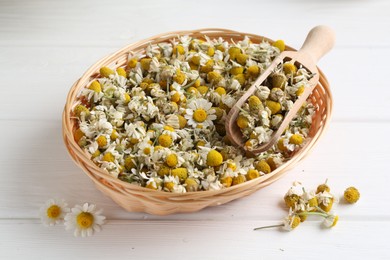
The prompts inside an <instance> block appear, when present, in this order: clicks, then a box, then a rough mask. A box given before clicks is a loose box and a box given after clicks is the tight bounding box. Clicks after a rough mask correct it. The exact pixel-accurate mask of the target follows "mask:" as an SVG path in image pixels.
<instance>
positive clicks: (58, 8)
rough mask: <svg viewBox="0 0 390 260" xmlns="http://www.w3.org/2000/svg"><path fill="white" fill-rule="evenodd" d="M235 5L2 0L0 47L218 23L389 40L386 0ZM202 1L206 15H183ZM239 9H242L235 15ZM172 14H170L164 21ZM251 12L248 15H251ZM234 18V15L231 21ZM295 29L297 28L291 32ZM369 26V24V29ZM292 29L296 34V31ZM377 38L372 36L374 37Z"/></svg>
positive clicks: (366, 42) (266, 31)
mask: <svg viewBox="0 0 390 260" xmlns="http://www.w3.org/2000/svg"><path fill="white" fill-rule="evenodd" d="M241 6H242V7H243V8H244V9H245V11H244V10H241V9H237V3H236V2H232V1H228V2H226V1H222V0H218V1H204V0H201V1H193V2H192V1H186V2H183V1H178V0H170V1H164V3H162V2H160V1H157V0H153V1H148V2H147V3H142V4H140V3H139V2H138V1H125V0H121V1H116V2H115V4H113V3H111V2H104V3H99V5H96V4H95V3H94V2H92V1H78V2H75V3H72V4H71V5H69V4H67V3H65V2H58V1H48V0H45V1H43V0H41V1H33V2H25V1H23V3H22V2H18V1H2V6H1V7H2V8H1V10H0V35H1V37H0V45H3V46H15V45H18V46H32V45H35V46H45V47H47V46H64V45H65V46H67V45H74V46H80V45H82V46H88V47H90V46H114V47H115V48H117V47H118V46H121V45H125V44H127V43H128V42H133V41H136V40H141V39H143V38H145V37H149V36H152V35H155V34H159V33H161V32H166V31H176V30H185V29H187V30H188V29H196V28H195V27H198V28H206V27H226V28H231V29H235V30H240V31H247V32H251V33H258V34H263V35H266V36H269V37H271V38H285V39H286V40H287V41H288V42H292V43H293V45H294V46H295V45H300V44H301V41H302V40H301V39H302V38H303V37H304V36H305V34H306V32H308V31H309V29H310V28H311V27H313V26H315V25H317V24H328V25H330V26H333V27H334V28H335V29H336V32H337V33H338V43H339V44H340V45H343V46H346V47H347V46H389V44H390V35H389V34H386V33H382V34H381V36H380V37H378V32H385V31H386V28H388V27H389V25H390V19H389V17H388V10H389V7H390V3H389V2H388V1H386V0H381V1H378V0H377V1H375V4H373V3H372V2H370V1H341V2H340V1H304V2H299V3H294V4H289V3H286V2H275V1H273V2H269V1H247V2H244V3H243V4H242V5H241ZM201 7H204V8H206V9H207V11H206V10H205V12H209V14H208V15H203V16H202V17H199V16H195V17H196V24H195V23H194V21H193V19H189V15H191V12H194V14H195V13H196V11H195V10H199V8H201ZM243 12H245V14H243ZM172 17H174V19H172ZM254 17H256V19H254ZM237 19H239V21H237ZM297 28H299V30H297ZM373 28H375V29H373ZM297 33H299V37H297ZM379 39H380V40H379Z"/></svg>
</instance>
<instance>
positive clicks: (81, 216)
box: [65, 203, 106, 237]
mask: <svg viewBox="0 0 390 260" xmlns="http://www.w3.org/2000/svg"><path fill="white" fill-rule="evenodd" d="M102 212H103V210H102V209H99V210H97V209H96V205H94V204H89V203H84V205H82V206H80V205H76V206H75V207H74V208H72V209H71V212H69V213H68V214H66V216H65V228H66V230H74V233H73V234H74V236H76V237H78V236H82V237H87V236H92V235H93V233H94V232H95V231H97V232H98V231H100V230H101V226H102V225H103V224H104V220H105V219H106V217H105V216H103V215H101V214H102Z"/></svg>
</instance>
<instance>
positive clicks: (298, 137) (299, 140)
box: [289, 134, 303, 145]
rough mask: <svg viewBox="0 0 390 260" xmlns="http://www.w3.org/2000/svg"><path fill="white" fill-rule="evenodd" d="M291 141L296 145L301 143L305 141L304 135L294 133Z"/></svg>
mask: <svg viewBox="0 0 390 260" xmlns="http://www.w3.org/2000/svg"><path fill="white" fill-rule="evenodd" d="M289 141H290V143H292V144H295V145H300V144H302V142H303V137H302V136H301V135H299V134H293V135H292V136H291V137H290V140H289Z"/></svg>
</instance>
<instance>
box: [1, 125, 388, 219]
mask: <svg viewBox="0 0 390 260" xmlns="http://www.w3.org/2000/svg"><path fill="white" fill-rule="evenodd" d="M2 125H4V126H7V127H2V128H0V136H3V137H4V138H3V145H5V146H4V147H7V149H0V165H1V166H2V171H1V173H2V174H1V176H2V181H1V182H0V218H34V217H36V216H37V212H38V209H39V207H40V205H41V204H43V203H44V201H46V200H47V199H49V198H52V197H59V198H64V199H66V200H68V201H69V203H70V204H71V205H74V204H76V203H82V202H92V203H96V204H97V205H98V206H99V207H102V208H104V210H105V213H106V215H107V217H108V218H110V219H188V220H207V219H213V220H226V219H236V220H243V219H248V220H253V219H257V218H258V217H260V218H261V219H262V220H265V219H275V218H280V217H281V216H283V215H284V214H285V213H286V209H285V208H284V207H283V206H282V205H283V203H282V198H283V195H284V194H285V192H286V191H287V189H288V188H289V187H290V186H291V184H292V182H294V181H302V182H304V184H305V186H306V187H307V188H308V189H310V188H313V189H314V188H315V187H316V186H317V185H318V184H320V183H322V182H323V181H325V179H327V178H328V179H329V183H330V185H331V187H332V189H333V192H334V193H335V195H337V197H341V196H342V193H343V191H344V189H345V188H347V187H348V186H356V187H358V188H359V189H360V190H361V193H362V198H361V201H360V202H359V203H358V205H354V206H343V205H340V206H339V207H338V208H337V211H338V212H339V213H340V214H341V213H343V214H346V215H347V216H348V218H350V219H353V220H356V219H361V218H363V217H367V216H372V214H374V213H375V214H376V215H377V216H381V217H383V218H385V219H389V218H390V213H389V211H388V207H387V206H384V205H389V202H388V200H387V197H386V196H382V195H383V194H387V190H388V188H387V186H386V183H388V181H389V175H388V171H387V168H386V167H385V166H386V165H387V164H386V162H387V161H388V158H389V151H388V147H387V146H388V145H385V143H388V142H385V143H383V142H384V140H386V138H387V135H388V132H389V131H390V124H389V123H369V124H368V123H341V122H334V123H332V124H331V125H330V128H329V131H328V132H327V133H326V135H325V136H324V138H323V140H320V143H319V145H318V146H317V147H316V148H315V149H314V151H313V153H312V154H310V155H309V156H308V157H307V158H306V159H305V160H304V161H303V162H302V163H300V164H299V165H298V166H297V167H296V168H294V169H293V170H291V171H290V172H289V173H288V174H287V175H286V176H285V177H283V178H282V179H280V180H279V181H277V182H275V183H274V184H273V185H271V186H268V187H266V188H264V189H262V190H260V191H258V192H256V193H254V194H253V195H251V196H249V197H246V198H243V199H240V200H237V201H234V202H231V203H228V204H225V205H221V206H218V207H213V208H208V209H205V210H203V211H200V212H197V213H193V214H177V215H171V216H165V217H159V216H152V215H148V214H143V213H128V212H125V211H124V210H122V209H121V208H120V207H118V206H117V205H116V204H114V203H113V202H112V201H111V200H110V199H109V198H107V197H105V196H104V195H103V194H102V193H100V192H99V191H98V190H96V188H95V187H94V185H93V183H92V181H90V180H89V178H88V177H87V176H86V175H85V174H84V173H83V172H82V171H81V170H80V169H78V168H77V167H76V166H75V165H74V163H73V162H72V161H71V159H70V157H69V156H68V155H67V152H66V149H65V147H64V145H63V144H62V136H61V125H60V123H59V122H58V121H54V122H49V121H25V122H20V121H2ZM367 134H371V139H370V140H369V142H368V141H366V140H367V139H365V136H367ZM372 189H374V190H375V192H372ZM381 194H382V195H381Z"/></svg>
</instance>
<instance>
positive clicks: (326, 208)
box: [254, 181, 360, 231]
mask: <svg viewBox="0 0 390 260" xmlns="http://www.w3.org/2000/svg"><path fill="white" fill-rule="evenodd" d="M343 198H344V200H345V201H346V202H347V203H351V204H353V203H356V202H357V201H358V200H359V198H360V193H359V191H358V189H356V188H355V187H349V188H347V189H346V190H345V191H344V196H343ZM284 202H285V204H286V206H287V208H288V209H289V214H288V216H286V217H285V218H284V219H283V223H282V224H278V225H272V226H264V227H259V228H255V229H254V230H259V229H264V228H272V227H282V228H283V229H284V230H287V231H291V230H293V229H295V228H296V227H298V226H299V224H300V223H302V222H304V221H305V220H306V218H307V216H310V215H316V216H320V217H323V222H322V223H323V225H324V226H325V227H327V228H332V227H334V226H335V225H336V224H337V222H338V220H339V216H338V215H336V214H334V213H332V212H331V210H332V208H333V205H334V204H335V203H337V199H336V198H335V196H334V195H333V194H332V193H330V187H329V186H328V185H327V182H326V181H325V183H323V184H320V185H318V187H317V189H316V190H312V191H308V190H306V189H305V188H304V187H303V186H302V184H301V183H300V182H294V183H293V186H291V187H290V189H289V190H288V191H287V193H286V194H285V195H284Z"/></svg>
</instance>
